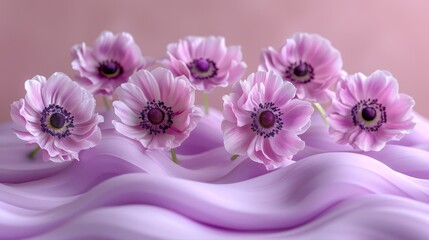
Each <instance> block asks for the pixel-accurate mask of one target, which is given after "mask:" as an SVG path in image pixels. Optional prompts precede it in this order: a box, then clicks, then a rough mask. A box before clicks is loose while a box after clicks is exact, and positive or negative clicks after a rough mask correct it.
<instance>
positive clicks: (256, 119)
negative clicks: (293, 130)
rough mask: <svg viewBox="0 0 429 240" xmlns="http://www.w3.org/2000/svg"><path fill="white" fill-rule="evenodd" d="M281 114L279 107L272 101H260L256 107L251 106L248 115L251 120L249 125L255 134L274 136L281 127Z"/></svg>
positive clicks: (265, 136)
mask: <svg viewBox="0 0 429 240" xmlns="http://www.w3.org/2000/svg"><path fill="white" fill-rule="evenodd" d="M282 115H283V113H282V112H280V108H278V107H276V106H275V104H274V103H272V102H268V103H264V104H262V103H260V104H259V105H258V107H257V108H256V107H255V108H253V112H252V113H251V115H250V116H251V118H252V119H253V121H252V124H251V125H250V126H251V128H252V130H253V131H254V132H256V135H259V136H263V137H264V138H269V137H274V136H275V135H276V134H277V133H279V131H280V130H282V128H283V120H282V118H281V116H282Z"/></svg>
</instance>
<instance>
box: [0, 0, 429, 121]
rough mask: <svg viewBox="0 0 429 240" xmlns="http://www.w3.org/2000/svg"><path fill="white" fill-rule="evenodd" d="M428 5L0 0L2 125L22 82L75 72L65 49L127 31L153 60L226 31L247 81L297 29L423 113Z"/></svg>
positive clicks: (215, 100) (213, 98)
mask: <svg viewBox="0 0 429 240" xmlns="http://www.w3.org/2000/svg"><path fill="white" fill-rule="evenodd" d="M428 9H429V2H428V1H425V0H414V1H412V2H410V1H389V0H378V1H372V0H365V1H343V0H329V1H328V0H326V1H310V0H301V1H285V0H272V1H262V0H240V1H227V0H220V1H202V0H187V1H174V0H170V1H164V0H163V1H148V0H146V1H137V0H134V1H113V0H108V1H83V0H79V1H65V0H60V1H48V0H41V1H25V2H24V1H12V0H0V73H1V74H2V75H1V78H0V83H1V84H2V85H1V86H2V87H1V88H0V107H1V110H2V111H1V113H0V121H2V122H5V121H9V119H10V117H9V109H10V107H9V105H10V103H11V102H12V101H14V100H17V99H19V98H21V97H23V96H24V93H25V91H24V81H25V80H27V79H29V78H31V77H33V76H34V75H37V74H39V75H44V76H50V75H51V74H52V73H53V72H56V71H60V72H65V73H67V74H69V75H72V74H73V71H72V70H71V67H70V47H71V46H72V45H74V44H77V43H81V42H87V43H88V44H89V45H92V44H93V41H94V40H95V38H96V37H97V36H98V35H99V34H100V32H101V31H103V30H111V31H113V32H115V33H117V32H121V31H127V32H130V33H131V34H132V35H133V36H134V38H135V41H136V42H137V44H138V45H139V46H140V47H141V49H142V52H143V54H144V55H148V56H152V57H155V58H160V57H163V56H164V55H165V49H166V45H167V44H168V43H170V42H175V41H177V40H178V39H179V38H182V37H184V36H186V35H189V34H192V35H223V36H225V37H226V39H227V44H230V45H237V44H240V45H241V46H242V50H243V54H244V60H245V61H246V62H247V64H248V67H249V68H248V70H247V72H246V76H247V75H248V74H249V73H251V72H253V71H255V70H256V68H257V65H258V62H259V53H260V50H261V49H262V48H264V47H267V46H273V47H275V48H278V47H280V45H281V44H282V43H283V42H284V40H285V39H286V38H287V37H289V36H291V35H292V34H293V33H294V32H298V31H303V32H311V33H318V34H320V35H322V36H324V37H326V38H328V39H329V40H330V41H331V42H332V44H333V45H334V46H335V47H336V48H337V49H339V50H340V52H341V53H342V58H343V61H344V68H345V70H347V71H348V72H350V73H353V72H357V71H360V72H363V73H365V74H370V73H371V72H373V71H374V70H376V69H384V70H389V71H391V72H392V73H393V75H394V76H395V77H396V78H397V79H398V80H399V82H400V91H401V92H404V93H408V94H410V95H412V96H413V97H414V98H415V100H416V102H417V104H416V109H417V111H418V112H420V113H422V114H423V115H425V116H429V108H427V107H425V104H426V101H427V100H428V99H429V98H428V96H427V93H426V90H427V89H428V88H429V81H428V77H427V74H426V72H425V70H427V69H428V68H429V67H428V63H429V61H428V59H429V30H427V29H426V28H427V25H428V23H429V15H428V14H427V12H428ZM228 91H229V89H218V90H215V91H214V92H213V94H212V95H210V104H211V105H213V106H216V107H217V108H219V109H221V107H222V100H221V96H222V95H224V94H226V93H228ZM197 101H198V102H200V99H199V97H198V98H197Z"/></svg>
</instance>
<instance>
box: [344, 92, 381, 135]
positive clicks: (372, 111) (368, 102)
mask: <svg viewBox="0 0 429 240" xmlns="http://www.w3.org/2000/svg"><path fill="white" fill-rule="evenodd" d="M351 115H352V118H353V123H354V125H355V126H359V127H360V128H361V129H362V130H365V131H368V132H375V131H377V130H378V129H379V128H380V127H381V126H383V124H384V123H386V121H387V114H386V107H384V106H383V105H382V104H380V103H378V100H377V99H371V98H368V99H365V100H361V101H359V102H358V103H357V104H356V105H355V106H354V107H353V108H352V110H351Z"/></svg>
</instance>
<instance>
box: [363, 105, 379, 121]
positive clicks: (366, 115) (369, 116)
mask: <svg viewBox="0 0 429 240" xmlns="http://www.w3.org/2000/svg"><path fill="white" fill-rule="evenodd" d="M376 116H377V111H376V110H375V109H374V108H373V107H365V108H363V109H362V118H363V120H365V121H372V120H374V119H375V117H376Z"/></svg>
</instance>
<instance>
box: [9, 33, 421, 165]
mask: <svg viewBox="0 0 429 240" xmlns="http://www.w3.org/2000/svg"><path fill="white" fill-rule="evenodd" d="M72 58H73V60H72V63H71V66H72V68H73V69H74V70H75V71H76V73H77V76H75V77H74V81H73V80H72V79H71V78H69V77H68V76H66V75H65V74H62V73H54V74H53V75H52V76H51V77H49V78H48V80H46V79H45V78H44V77H41V76H36V77H34V78H33V79H30V80H27V81H26V83H25V89H26V92H27V93H26V95H25V97H24V98H23V99H21V100H19V101H16V102H14V103H12V105H11V117H12V119H13V120H14V122H15V123H17V126H18V127H17V128H16V129H15V132H16V135H17V136H18V137H19V138H20V139H22V140H25V141H27V142H29V143H35V144H37V146H38V147H37V148H36V149H41V150H42V151H43V158H44V159H45V160H51V161H57V162H61V161H69V160H73V159H79V153H80V152H81V151H82V150H84V149H88V148H91V147H94V146H95V145H96V144H97V143H98V142H99V141H100V139H101V137H102V136H101V134H102V133H101V130H100V128H99V127H98V124H99V123H100V122H102V121H103V117H102V116H101V115H99V114H97V113H96V112H95V99H94V96H93V94H100V95H104V96H108V97H110V99H115V101H114V102H113V107H114V112H115V114H116V116H117V118H118V120H116V121H115V120H114V121H113V122H112V124H113V126H114V128H115V129H116V131H117V132H118V133H120V134H122V135H124V136H126V137H128V138H131V139H134V140H136V141H138V142H140V143H141V145H142V146H143V147H144V148H146V149H159V150H174V149H175V148H177V147H179V146H180V145H181V144H182V143H183V142H184V141H185V140H186V139H187V138H188V137H189V135H190V133H191V131H192V130H193V129H194V128H195V127H196V126H197V124H198V122H199V121H200V120H201V118H202V116H203V113H202V111H201V110H200V109H199V108H198V107H196V106H195V91H196V90H198V91H203V92H206V93H209V92H211V91H212V90H213V89H214V88H215V87H227V86H230V85H232V91H231V93H230V94H229V95H226V96H224V97H223V101H224V109H223V112H224V120H223V122H222V126H221V127H222V131H223V134H224V145H225V148H226V150H227V151H228V152H230V153H231V154H233V155H234V156H237V155H240V156H246V157H248V158H249V159H251V160H253V161H256V162H260V163H262V164H264V165H265V166H266V168H267V169H275V168H278V167H280V166H283V165H285V164H287V163H288V162H289V161H290V160H292V158H293V156H294V155H295V154H296V153H297V152H299V151H300V150H302V149H303V148H304V147H305V143H304V141H302V139H301V138H300V137H299V135H301V134H303V133H304V132H305V131H306V130H307V129H308V128H309V126H310V124H311V116H312V114H313V112H314V109H317V110H319V112H320V114H322V117H324V118H325V119H326V120H327V121H328V122H329V134H330V135H331V136H332V137H333V138H334V139H335V140H336V141H337V143H339V144H350V145H351V146H353V147H354V148H356V149H359V150H362V151H378V150H380V149H382V148H383V147H384V146H385V144H386V142H388V141H391V140H400V139H401V138H402V137H403V136H404V135H405V134H407V133H409V132H410V131H411V130H412V129H413V127H414V125H415V123H414V119H413V115H412V107H413V105H414V101H413V99H412V98H411V97H409V96H408V95H404V94H400V93H399V92H398V83H397V80H396V79H395V78H394V77H393V76H392V75H391V74H390V73H388V72H385V71H375V72H374V73H372V74H370V75H369V76H365V75H363V74H362V73H357V74H351V75H349V74H347V73H346V72H345V71H344V70H343V68H342V67H343V66H342V59H341V55H340V53H339V51H338V50H337V49H335V48H334V47H332V45H331V43H330V42H329V41H328V40H326V39H324V38H322V37H320V36H319V35H316V34H307V33H297V34H295V35H293V36H292V38H289V39H287V40H286V42H285V43H284V45H283V46H282V47H281V48H280V49H279V50H276V49H274V48H271V47H269V48H267V49H264V50H263V51H262V53H261V62H260V66H259V69H258V71H255V72H254V73H251V74H250V75H249V76H248V77H247V78H246V79H242V77H243V74H244V72H245V70H246V68H247V66H246V64H245V63H244V62H243V61H242V53H241V49H240V47H239V46H227V45H226V43H225V39H224V38H223V37H214V36H209V37H196V36H190V37H186V38H184V39H181V40H179V41H178V42H177V43H171V44H169V45H168V46H167V57H166V58H165V59H162V60H159V61H154V60H152V59H151V58H148V57H145V56H143V55H142V53H141V50H140V48H139V46H138V45H137V44H136V43H135V42H134V40H133V37H132V36H131V35H130V34H128V33H120V34H117V35H114V34H113V33H111V32H103V33H102V34H101V35H100V36H99V38H98V39H97V40H96V41H95V43H94V45H93V47H92V48H91V47H87V46H86V44H85V43H82V44H80V45H76V46H74V47H73V48H72ZM155 64H160V65H162V67H156V68H155V67H154V68H153V69H152V70H150V68H151V67H152V66H154V65H155ZM323 107H325V108H327V111H326V113H325V112H324V111H323ZM33 153H34V152H33ZM172 156H174V154H173V151H172ZM173 160H174V158H173Z"/></svg>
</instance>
